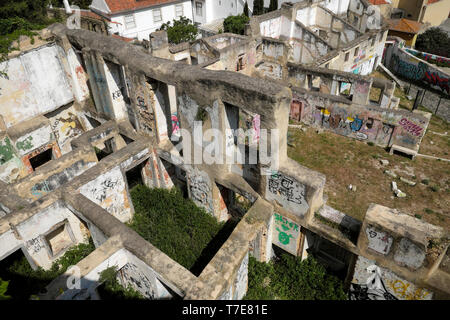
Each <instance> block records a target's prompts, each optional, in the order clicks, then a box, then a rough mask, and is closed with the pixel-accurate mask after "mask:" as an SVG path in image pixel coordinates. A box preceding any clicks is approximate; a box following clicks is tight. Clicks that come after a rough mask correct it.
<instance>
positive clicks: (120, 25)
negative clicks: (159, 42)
mask: <svg viewBox="0 0 450 320" xmlns="http://www.w3.org/2000/svg"><path fill="white" fill-rule="evenodd" d="M177 4H182V5H183V16H185V17H186V18H188V19H190V20H193V17H192V6H191V1H183V2H177V3H172V4H169V5H165V6H158V7H152V8H146V9H142V10H137V11H135V12H129V13H126V14H121V15H117V16H114V17H112V18H111V21H112V23H109V26H110V33H116V32H118V33H119V35H120V36H123V37H127V38H137V39H138V40H143V39H146V40H149V35H150V33H152V32H154V31H156V30H158V29H159V28H160V27H161V25H162V24H163V23H166V22H169V21H173V19H175V17H176V11H175V8H176V5H177ZM155 9H161V16H162V20H161V21H159V22H154V19H153V10H155ZM129 14H133V15H134V20H135V24H136V27H135V28H132V29H126V28H125V16H126V15H129Z"/></svg>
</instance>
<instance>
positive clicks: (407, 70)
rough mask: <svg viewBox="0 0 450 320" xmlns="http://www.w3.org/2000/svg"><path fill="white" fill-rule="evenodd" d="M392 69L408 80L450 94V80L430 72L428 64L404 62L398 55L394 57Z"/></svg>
mask: <svg viewBox="0 0 450 320" xmlns="http://www.w3.org/2000/svg"><path fill="white" fill-rule="evenodd" d="M392 68H393V71H394V73H396V74H398V75H400V76H401V77H404V78H406V79H410V80H414V81H422V82H425V83H426V84H428V85H431V86H435V87H439V88H440V90H442V91H443V92H445V93H447V94H450V86H449V79H448V78H446V77H445V76H444V75H443V74H441V75H439V73H438V72H433V71H430V70H429V67H428V65H427V64H425V63H423V62H418V64H417V65H416V64H414V63H409V62H407V61H404V60H402V59H401V58H400V57H399V56H398V55H393V57H392Z"/></svg>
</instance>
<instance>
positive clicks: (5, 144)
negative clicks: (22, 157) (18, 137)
mask: <svg viewBox="0 0 450 320" xmlns="http://www.w3.org/2000/svg"><path fill="white" fill-rule="evenodd" d="M14 156H15V152H14V148H13V145H12V144H11V140H9V138H8V137H6V138H5V139H4V140H3V141H0V165H2V164H4V163H6V162H8V161H9V160H11V159H12V158H13V157H14Z"/></svg>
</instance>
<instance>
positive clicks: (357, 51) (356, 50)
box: [354, 47, 359, 57]
mask: <svg viewBox="0 0 450 320" xmlns="http://www.w3.org/2000/svg"><path fill="white" fill-rule="evenodd" d="M358 53H359V47H356V48H355V53H354V56H355V57H357V56H358Z"/></svg>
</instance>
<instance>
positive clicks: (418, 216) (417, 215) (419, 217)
mask: <svg viewBox="0 0 450 320" xmlns="http://www.w3.org/2000/svg"><path fill="white" fill-rule="evenodd" d="M414 217H416V218H417V219H422V215H421V214H417V213H416V214H415V215H414Z"/></svg>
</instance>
